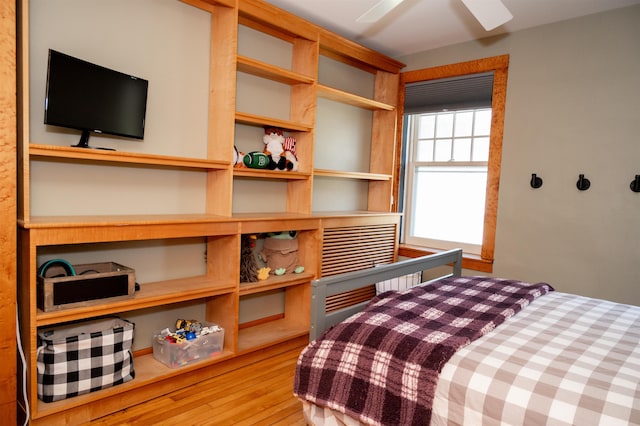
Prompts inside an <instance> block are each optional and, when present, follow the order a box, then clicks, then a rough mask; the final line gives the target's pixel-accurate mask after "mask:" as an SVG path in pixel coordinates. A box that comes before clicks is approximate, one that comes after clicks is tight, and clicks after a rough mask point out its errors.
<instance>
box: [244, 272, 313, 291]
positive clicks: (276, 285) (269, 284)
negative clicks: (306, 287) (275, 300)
mask: <svg viewBox="0 0 640 426" xmlns="http://www.w3.org/2000/svg"><path fill="white" fill-rule="evenodd" d="M314 278H315V275H314V274H311V273H306V272H302V273H300V274H285V275H280V276H269V278H268V279H266V280H263V281H256V282H253V283H249V282H244V283H240V296H246V295H249V294H255V293H261V292H264V291H269V290H276V289H281V288H286V287H291V286H295V285H300V284H304V283H308V282H311V280H312V279H314Z"/></svg>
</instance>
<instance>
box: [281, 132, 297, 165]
mask: <svg viewBox="0 0 640 426" xmlns="http://www.w3.org/2000/svg"><path fill="white" fill-rule="evenodd" d="M282 148H283V149H284V155H285V158H286V159H287V166H286V167H287V170H290V171H292V172H296V171H298V155H297V154H296V139H295V138H292V137H286V138H284V141H283V142H282Z"/></svg>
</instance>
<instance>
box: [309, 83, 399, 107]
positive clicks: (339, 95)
mask: <svg viewBox="0 0 640 426" xmlns="http://www.w3.org/2000/svg"><path fill="white" fill-rule="evenodd" d="M318 96H319V97H321V98H324V99H329V100H331V101H335V102H341V103H344V104H347V105H351V106H355V107H358V108H365V109H369V110H371V111H393V110H395V107H394V106H393V105H389V104H385V103H383V102H378V101H376V100H373V99H369V98H365V97H363V96H359V95H354V94H353V93H349V92H345V91H343V90H339V89H334V88H333V87H329V86H325V85H322V84H318Z"/></svg>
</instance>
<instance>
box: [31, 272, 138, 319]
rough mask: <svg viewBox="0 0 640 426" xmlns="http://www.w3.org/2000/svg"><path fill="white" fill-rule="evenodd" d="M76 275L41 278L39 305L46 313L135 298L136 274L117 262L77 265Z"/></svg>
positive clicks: (39, 282)
mask: <svg viewBox="0 0 640 426" xmlns="http://www.w3.org/2000/svg"><path fill="white" fill-rule="evenodd" d="M73 267H74V269H75V271H76V275H73V276H56V277H51V278H45V277H43V276H38V279H37V282H38V291H37V304H38V308H40V309H42V310H43V311H45V312H49V311H57V310H60V309H68V308H76V307H83V306H92V305H99V304H101V303H104V302H106V301H113V300H119V299H128V298H131V297H133V296H134V294H135V287H136V278H135V271H134V270H133V269H131V268H128V267H126V266H123V265H120V264H118V263H114V262H104V263H88V264H84V265H73Z"/></svg>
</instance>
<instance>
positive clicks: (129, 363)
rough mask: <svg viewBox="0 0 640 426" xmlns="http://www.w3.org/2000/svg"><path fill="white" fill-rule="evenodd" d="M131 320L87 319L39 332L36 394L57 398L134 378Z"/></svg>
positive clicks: (43, 399)
mask: <svg viewBox="0 0 640 426" xmlns="http://www.w3.org/2000/svg"><path fill="white" fill-rule="evenodd" d="M133 329H134V325H133V323H130V322H128V321H125V320H123V319H120V318H107V319H101V320H94V321H87V322H83V323H80V324H73V325H71V326H64V327H58V328H54V329H49V330H42V331H39V332H38V337H39V339H38V340H39V344H38V345H39V346H38V358H37V370H38V398H40V399H41V400H42V401H44V402H52V401H58V400H61V399H65V398H70V397H73V396H77V395H82V394H85V393H89V392H94V391H97V390H100V389H105V388H108V387H111V386H115V385H118V384H121V383H125V382H128V381H129V380H131V379H133V378H134V376H135V372H134V370H133V355H132V354H131V344H132V342H133Z"/></svg>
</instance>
